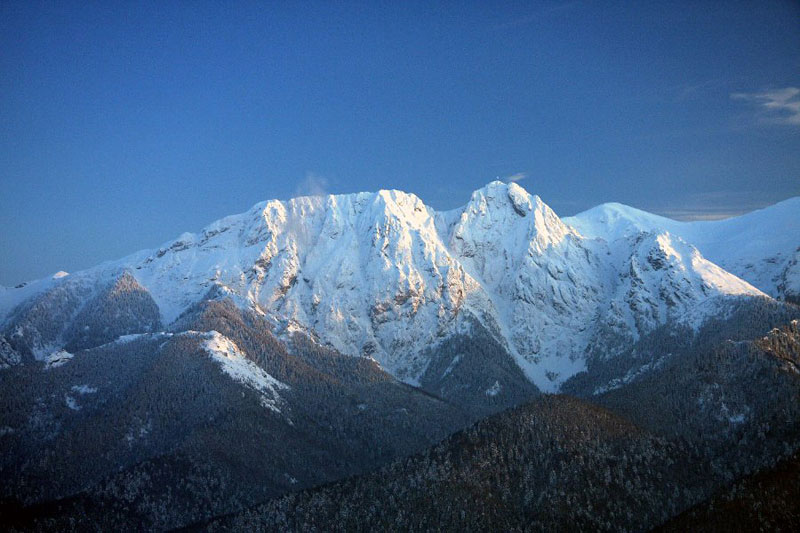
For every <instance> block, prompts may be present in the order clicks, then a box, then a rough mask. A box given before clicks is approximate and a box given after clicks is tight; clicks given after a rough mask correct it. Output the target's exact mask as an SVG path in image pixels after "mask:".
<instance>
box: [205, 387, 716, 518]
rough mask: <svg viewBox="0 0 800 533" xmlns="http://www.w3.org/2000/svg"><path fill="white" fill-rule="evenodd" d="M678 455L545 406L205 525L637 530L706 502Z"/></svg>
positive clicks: (604, 416) (514, 412)
mask: <svg viewBox="0 0 800 533" xmlns="http://www.w3.org/2000/svg"><path fill="white" fill-rule="evenodd" d="M706 487H707V475H706V472H705V471H704V470H703V469H702V468H696V467H692V466H691V463H690V461H689V460H688V456H687V453H686V450H684V449H682V448H681V447H680V446H679V445H676V444H675V443H672V442H670V441H668V440H666V439H663V438H660V437H656V436H654V435H652V434H651V433H648V432H646V431H643V430H641V429H640V428H638V427H636V426H634V425H633V424H631V423H629V422H627V421H626V420H624V419H622V418H620V417H618V416H616V415H614V414H613V413H611V412H610V411H607V410H605V409H602V408H599V407H596V406H594V405H591V404H589V403H586V402H583V401H581V400H577V399H575V398H571V397H568V396H544V397H542V398H541V399H539V400H536V401H534V402H532V403H530V404H527V405H525V406H522V407H518V408H514V409H511V410H509V411H507V412H504V413H502V414H499V415H495V416H492V417H490V418H488V419H485V420H482V421H481V422H478V423H477V424H476V425H475V426H473V427H471V428H469V429H467V430H464V431H461V432H459V433H457V434H455V435H453V436H452V437H449V438H448V439H446V440H445V441H443V442H442V443H441V444H438V445H437V446H435V447H433V448H431V449H430V450H428V451H426V452H423V453H421V454H419V455H416V456H414V457H412V458H409V459H404V460H400V461H398V462H395V463H393V464H392V465H390V466H388V467H386V468H383V469H381V470H380V471H378V472H375V473H372V474H368V475H366V476H363V477H359V478H354V479H350V480H347V481H343V482H339V483H336V484H333V485H328V486H325V487H320V488H317V489H311V490H308V491H303V492H300V493H293V494H290V495H287V496H284V497H282V498H280V499H277V500H273V501H271V502H269V503H267V504H264V505H262V506H258V507H255V508H253V509H251V510H249V511H246V512H244V513H241V514H239V515H236V516H234V517H227V518H225V519H221V520H219V521H217V522H214V523H212V524H210V526H209V528H210V529H211V530H231V531H239V530H260V531H277V530H285V531H293V530H297V531H323V530H335V531H375V530H401V531H406V530H413V531H435V530H451V531H476V530H480V531H517V530H519V531H522V530H540V531H554V530H563V531H575V530H617V531H618V530H634V531H635V530H642V529H646V528H648V527H651V526H654V525H657V524H659V523H660V522H663V521H664V520H666V519H667V518H668V517H670V516H672V515H674V514H675V513H676V512H678V511H679V510H681V509H683V508H685V507H686V506H687V504H689V503H690V502H692V501H693V500H694V499H696V498H699V497H702V496H703V495H704V494H705V493H706V491H707V488H706Z"/></svg>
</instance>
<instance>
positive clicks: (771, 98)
mask: <svg viewBox="0 0 800 533" xmlns="http://www.w3.org/2000/svg"><path fill="white" fill-rule="evenodd" d="M731 98H733V99H734V100H740V101H743V102H747V103H749V104H751V105H753V106H757V107H758V108H759V110H760V111H761V113H762V119H764V120H765V121H767V122H772V123H779V124H789V125H792V126H800V89H798V88H797V87H784V88H782V89H770V90H766V91H761V92H757V93H733V94H731Z"/></svg>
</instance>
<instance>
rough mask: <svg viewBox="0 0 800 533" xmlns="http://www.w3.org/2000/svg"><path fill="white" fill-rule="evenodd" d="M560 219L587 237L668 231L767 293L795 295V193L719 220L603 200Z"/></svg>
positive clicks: (799, 232) (799, 236) (798, 206)
mask: <svg viewBox="0 0 800 533" xmlns="http://www.w3.org/2000/svg"><path fill="white" fill-rule="evenodd" d="M564 222H565V223H567V224H569V225H570V226H572V227H574V228H575V229H577V230H578V231H579V232H580V233H581V234H582V235H584V236H586V237H590V238H600V239H604V240H606V241H615V240H617V239H620V238H625V237H630V236H632V235H635V234H638V233H641V232H669V233H670V234H672V235H675V236H678V237H680V238H681V239H683V240H684V241H686V242H688V243H691V244H693V245H694V246H696V247H697V248H698V250H699V251H700V253H701V254H703V256H704V257H706V258H707V259H708V260H710V261H713V262H714V263H716V264H717V265H719V266H720V267H722V268H724V269H725V270H727V271H728V272H731V273H733V274H735V275H736V276H738V277H740V278H742V279H744V280H746V281H748V282H749V283H751V284H752V285H754V286H756V287H758V288H759V289H760V290H762V291H764V292H765V293H767V294H769V295H770V296H773V297H777V298H785V297H789V298H790V299H791V298H795V299H797V298H800V197H795V198H789V199H788V200H784V201H782V202H779V203H777V204H775V205H773V206H770V207H768V208H765V209H759V210H756V211H753V212H751V213H747V214H745V215H742V216H738V217H733V218H728V219H724V220H714V221H694V222H680V221H677V220H672V219H669V218H666V217H662V216H658V215H654V214H652V213H648V212H646V211H642V210H639V209H636V208H633V207H629V206H626V205H622V204H617V203H608V204H602V205H599V206H597V207H593V208H592V209H589V210H588V211H584V212H583V213H580V214H578V215H575V216H574V217H567V218H564Z"/></svg>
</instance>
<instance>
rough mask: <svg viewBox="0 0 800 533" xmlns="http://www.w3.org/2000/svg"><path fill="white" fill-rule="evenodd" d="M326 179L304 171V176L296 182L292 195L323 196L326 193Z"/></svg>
mask: <svg viewBox="0 0 800 533" xmlns="http://www.w3.org/2000/svg"><path fill="white" fill-rule="evenodd" d="M327 191H328V180H327V179H326V178H325V177H323V176H320V175H319V174H316V173H314V172H306V175H305V177H304V178H303V179H302V180H300V181H299V182H297V185H296V186H295V190H294V196H325V195H327V194H328V192H327Z"/></svg>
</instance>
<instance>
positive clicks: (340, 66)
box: [0, 1, 800, 285]
mask: <svg viewBox="0 0 800 533" xmlns="http://www.w3.org/2000/svg"><path fill="white" fill-rule="evenodd" d="M231 4H232V5H227V3H222V2H219V3H202V2H154V3H146V2H141V3H134V2H129V3H128V2H126V3H114V2H99V3H94V4H93V3H89V2H87V3H82V2H81V3H79V2H55V3H52V2H50V3H45V4H37V3H35V2H3V3H0V224H2V230H0V250H2V251H3V252H2V261H0V284H5V285H11V284H15V283H18V282H20V281H22V280H25V279H31V278H36V277H41V276H45V275H48V274H50V273H52V272H55V271H56V270H60V269H63V270H68V271H75V270H78V269H80V268H85V267H88V266H91V265H93V264H96V263H98V262H100V261H102V260H106V259H114V258H117V257H121V256H123V255H127V254H128V253H131V252H133V251H136V250H138V249H142V248H149V247H155V246H158V245H159V244H161V243H162V242H164V241H166V240H168V239H171V238H173V237H175V236H177V235H178V234H180V233H182V232H183V231H196V230H198V229H200V228H201V227H202V226H204V225H205V224H206V223H208V222H211V221H212V220H215V219H217V218H220V217H222V216H224V215H227V214H231V213H236V212H241V211H244V210H246V209H247V208H249V207H250V206H251V205H252V204H254V203H256V202H257V201H260V200H263V199H268V198H287V197H290V196H293V195H295V194H298V193H303V192H310V191H317V190H325V191H327V192H333V193H347V192H354V191H361V190H376V189H379V188H396V189H402V190H406V191H410V192H414V193H416V194H418V195H419V196H420V197H421V198H422V199H423V200H425V201H426V202H427V203H428V204H430V205H432V206H434V207H436V208H439V209H445V208H452V207H456V206H458V205H461V204H463V203H465V202H466V201H467V199H468V196H469V193H470V192H471V191H472V190H474V189H476V188H478V187H480V186H482V185H484V184H485V183H486V182H488V181H490V180H491V179H494V178H495V177H501V178H508V177H510V176H516V177H517V178H523V179H521V181H519V183H520V185H522V186H524V187H525V188H526V189H528V190H529V191H531V192H533V193H536V194H538V195H540V196H541V197H542V199H543V200H544V201H545V202H547V203H548V204H550V205H551V206H552V207H553V208H554V209H555V210H556V212H557V213H559V214H562V215H570V214H574V213H576V212H578V211H581V210H583V209H586V208H588V207H591V206H593V205H596V204H598V203H601V202H606V201H618V202H622V203H626V204H630V205H634V206H637V207H640V208H643V209H647V210H651V211H655V212H658V213H662V214H668V215H671V216H675V217H684V218H685V217H707V216H720V215H727V214H735V213H741V212H745V211H748V210H751V209H754V208H758V207H761V206H764V205H768V204H771V203H774V202H776V201H779V200H782V199H785V198H788V197H791V196H796V195H800V155H798V154H800V94H798V93H800V89H799V88H800V3H797V2H789V1H785V2H771V1H756V2H745V3H739V2H735V1H724V2H710V1H707V2H646V1H640V2H621V3H612V2H581V1H576V2H520V3H513V2H481V3H477V2H476V3H474V4H470V3H455V2H452V3H451V2H447V3H433V2H420V3H415V2H364V3H349V2H337V3H334V2H319V3H301V2H276V3H266V2H263V3H239V2H236V3H231ZM612 4H613V5H612ZM667 4H668V5H667ZM501 5H502V7H501Z"/></svg>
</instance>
